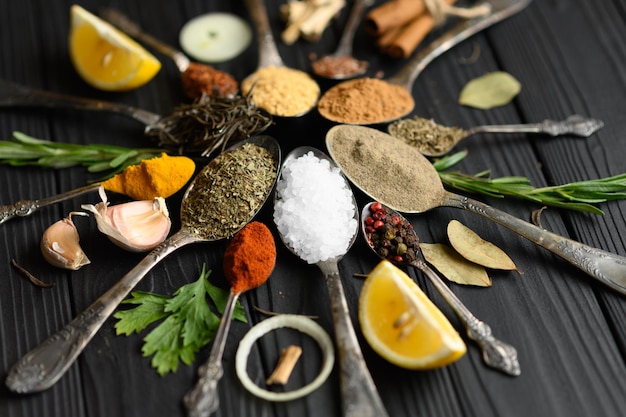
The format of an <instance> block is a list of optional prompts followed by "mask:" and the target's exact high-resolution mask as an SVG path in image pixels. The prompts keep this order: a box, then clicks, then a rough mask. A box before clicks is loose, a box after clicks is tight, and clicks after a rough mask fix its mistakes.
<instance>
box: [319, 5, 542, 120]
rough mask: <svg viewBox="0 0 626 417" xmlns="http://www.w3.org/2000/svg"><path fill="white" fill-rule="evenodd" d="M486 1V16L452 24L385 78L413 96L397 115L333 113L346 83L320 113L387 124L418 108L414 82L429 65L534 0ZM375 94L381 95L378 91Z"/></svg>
mask: <svg viewBox="0 0 626 417" xmlns="http://www.w3.org/2000/svg"><path fill="white" fill-rule="evenodd" d="M486 3H487V4H488V5H489V6H491V10H490V12H489V13H487V14H485V15H483V16H479V17H475V18H471V19H466V20H463V21H461V22H460V23H458V24H457V25H455V26H453V27H452V28H450V29H449V30H448V31H447V32H445V33H444V34H443V35H441V36H440V37H439V38H438V39H436V40H435V41H433V42H432V43H431V44H430V45H428V46H427V47H426V48H424V49H422V50H421V51H420V52H419V53H418V54H417V55H415V56H414V57H413V58H411V59H410V60H409V61H408V62H407V63H406V64H405V65H404V66H403V67H402V68H401V69H400V70H399V71H398V72H397V73H396V74H395V75H394V76H392V77H390V78H387V79H386V80H382V81H383V82H385V83H387V84H389V85H390V86H396V87H397V86H399V87H402V90H403V91H401V92H402V93H403V94H402V95H403V96H404V95H407V94H408V96H409V97H410V102H409V103H408V104H403V105H401V106H398V107H397V108H396V109H394V114H392V115H389V114H385V115H377V114H370V115H368V116H367V117H366V118H361V117H358V118H356V119H354V120H352V116H350V115H348V116H346V112H345V111H342V112H340V113H337V114H335V113H334V112H333V107H332V106H330V105H329V103H327V101H329V100H330V99H329V97H331V96H332V95H333V93H334V92H333V91H332V90H333V89H342V88H344V86H342V85H341V84H343V83H340V84H338V85H336V86H334V87H332V88H331V89H329V90H328V91H327V92H326V93H324V95H323V96H322V97H321V98H320V100H319V102H318V110H319V112H320V114H321V115H322V116H323V117H324V118H326V119H328V120H330V121H333V122H337V123H346V124H355V125H373V124H384V123H389V122H392V121H394V120H396V119H399V118H402V117H405V116H407V115H408V114H410V113H411V112H412V111H413V109H414V108H415V101H414V99H413V98H412V91H413V84H414V82H415V80H416V79H417V77H418V76H419V75H420V74H421V73H422V71H423V70H424V69H425V68H426V66H427V65H428V64H430V63H431V62H432V61H433V60H435V59H436V58H437V57H439V56H441V55H442V54H444V53H445V52H447V51H449V50H450V49H451V48H453V47H454V46H456V45H458V44H459V43H461V42H462V41H464V40H466V39H467V38H469V37H471V36H473V35H475V34H476V33H478V32H480V31H482V30H484V29H486V28H488V27H490V26H492V25H494V24H496V23H498V22H501V21H502V20H504V19H506V18H508V17H510V16H512V15H514V14H516V13H518V12H520V11H522V10H523V9H524V8H526V6H528V5H529V4H530V3H531V0H488V1H486ZM367 80H368V79H364V81H367ZM369 80H375V81H378V82H380V81H381V80H377V79H369ZM348 82H350V81H345V83H348ZM379 88H380V87H379ZM376 94H378V92H376ZM407 99H408V97H407ZM360 105H362V103H360Z"/></svg>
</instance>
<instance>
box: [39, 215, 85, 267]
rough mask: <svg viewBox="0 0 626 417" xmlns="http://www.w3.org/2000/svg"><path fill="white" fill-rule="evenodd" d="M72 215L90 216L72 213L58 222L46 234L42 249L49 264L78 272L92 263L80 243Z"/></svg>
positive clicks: (42, 238) (41, 243)
mask: <svg viewBox="0 0 626 417" xmlns="http://www.w3.org/2000/svg"><path fill="white" fill-rule="evenodd" d="M72 215H81V216H88V214H87V213H83V212H71V213H70V214H69V215H68V216H67V217H66V218H64V219H61V220H59V221H57V222H56V223H54V224H53V225H51V226H50V227H48V228H47V229H46V231H45V232H44V234H43V236H42V237H41V242H40V248H41V253H42V254H43V257H44V259H45V260H46V261H47V262H48V263H49V264H51V265H53V266H56V267H58V268H65V269H71V270H74V271H76V270H78V269H80V268H81V267H82V266H84V265H87V264H89V263H90V262H91V261H90V260H89V259H88V258H87V255H85V252H83V250H82V248H81V247H80V245H79V243H78V242H79V240H80V239H79V237H78V231H77V230H76V226H75V225H74V222H73V221H72Z"/></svg>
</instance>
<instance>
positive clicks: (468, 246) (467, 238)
mask: <svg viewBox="0 0 626 417" xmlns="http://www.w3.org/2000/svg"><path fill="white" fill-rule="evenodd" d="M447 231H448V239H449V240H450V244H451V245H452V247H453V248H454V250H456V251H457V252H458V253H459V255H461V256H462V257H464V258H465V259H467V260H468V261H471V262H474V263H475V264H478V265H482V266H484V267H486V268H491V269H502V270H507V271H512V270H515V271H518V272H519V270H518V269H517V266H515V263H514V262H513V260H512V259H511V258H510V257H509V256H508V255H507V254H506V253H505V252H504V251H503V250H502V249H500V248H499V247H497V246H496V245H494V244H493V243H491V242H488V241H486V240H485V239H483V238H481V237H480V236H479V235H478V234H477V233H476V232H474V231H473V230H471V229H470V228H469V227H467V226H465V225H464V224H463V223H461V222H460V221H458V220H451V221H450V222H449V223H448V229H447Z"/></svg>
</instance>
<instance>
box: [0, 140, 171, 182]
mask: <svg viewBox="0 0 626 417" xmlns="http://www.w3.org/2000/svg"><path fill="white" fill-rule="evenodd" d="M13 139H14V140H3V141H0V163H3V164H8V165H12V166H25V165H36V166H40V167H44V168H69V167H73V166H77V165H81V166H86V167H87V170H88V171H89V172H94V173H95V172H103V171H106V170H111V172H110V173H109V174H108V175H113V174H116V173H118V172H121V171H123V170H124V168H126V167H128V166H130V165H135V164H138V163H140V162H141V161H142V160H144V159H148V158H152V157H155V156H158V155H160V154H161V153H163V152H164V150H163V149H159V148H137V149H134V148H126V147H123V146H111V145H97V144H86V145H77V144H68V143H59V142H51V141H47V140H42V139H36V138H33V137H31V136H28V135H26V134H24V133H22V132H13Z"/></svg>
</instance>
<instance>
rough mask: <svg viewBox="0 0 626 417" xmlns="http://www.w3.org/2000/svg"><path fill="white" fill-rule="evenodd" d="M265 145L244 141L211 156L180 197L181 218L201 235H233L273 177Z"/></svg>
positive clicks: (253, 210)
mask: <svg viewBox="0 0 626 417" xmlns="http://www.w3.org/2000/svg"><path fill="white" fill-rule="evenodd" d="M276 164H277V161H275V160H274V158H273V157H272V154H271V153H270V151H268V150H267V149H265V148H263V147H261V146H258V145H255V144H252V143H246V144H244V145H242V146H240V147H238V148H236V149H235V150H234V151H232V152H225V153H222V154H220V155H218V156H217V157H215V159H213V160H212V161H211V162H210V163H209V165H207V166H206V167H205V168H204V169H203V170H202V171H201V172H200V173H199V174H198V175H197V176H196V179H195V180H194V184H193V185H192V186H191V188H190V189H189V191H188V192H187V195H186V197H185V198H184V199H183V204H182V207H181V220H182V222H183V223H184V224H186V225H187V226H186V227H188V229H189V231H190V232H191V233H193V234H195V235H198V236H202V237H203V238H204V239H208V240H216V239H220V238H222V237H228V236H233V235H234V234H235V233H236V232H237V231H239V230H240V229H241V228H242V227H243V226H245V225H246V224H247V223H248V222H249V221H250V219H251V218H252V217H253V216H254V214H255V213H256V212H257V211H258V210H259V209H260V208H261V206H262V205H263V203H264V202H265V199H266V198H267V195H268V190H270V189H271V187H272V186H273V184H274V180H275V179H276V172H277V167H276Z"/></svg>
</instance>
